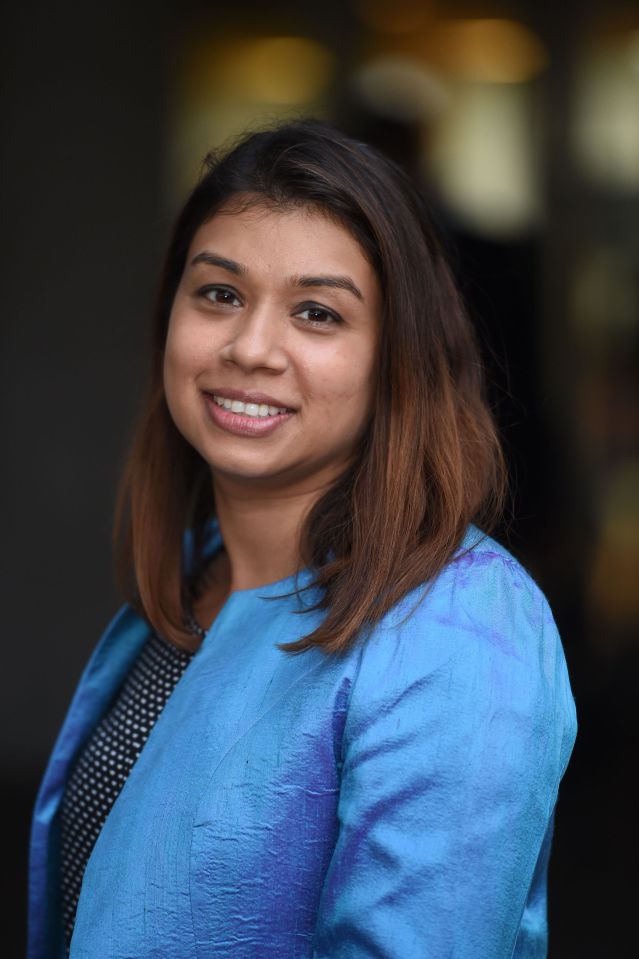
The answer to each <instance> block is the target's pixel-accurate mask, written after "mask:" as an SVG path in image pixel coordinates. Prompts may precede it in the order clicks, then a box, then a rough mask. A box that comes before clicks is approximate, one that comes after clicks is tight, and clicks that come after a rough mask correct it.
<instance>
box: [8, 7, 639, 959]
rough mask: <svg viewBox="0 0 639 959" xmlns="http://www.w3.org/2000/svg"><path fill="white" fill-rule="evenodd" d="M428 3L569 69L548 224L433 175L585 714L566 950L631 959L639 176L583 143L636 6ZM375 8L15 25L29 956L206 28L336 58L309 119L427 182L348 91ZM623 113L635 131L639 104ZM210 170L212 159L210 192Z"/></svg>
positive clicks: (17, 834) (15, 505)
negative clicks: (453, 194)
mask: <svg viewBox="0 0 639 959" xmlns="http://www.w3.org/2000/svg"><path fill="white" fill-rule="evenodd" d="M386 6H387V7H388V8H389V9H391V8H392V7H395V8H397V9H400V11H401V9H402V7H403V5H402V3H401V2H399V0H396V2H395V4H387V5H386ZM404 6H406V4H404ZM412 6H414V4H413V5H412ZM423 6H424V8H426V7H428V16H430V17H433V18H437V17H440V18H441V17H443V16H452V17H456V18H462V17H472V18H485V17H501V18H511V19H512V18H514V19H515V20H517V21H518V22H520V23H522V24H524V25H526V26H527V27H528V28H529V29H530V30H531V31H534V33H535V36H536V37H538V38H539V40H540V42H541V43H542V44H543V47H544V49H545V51H546V53H547V58H548V62H547V64H546V65H545V67H544V68H543V69H541V70H539V71H538V73H537V74H536V75H535V76H534V77H533V78H532V79H531V80H530V81H529V83H530V85H531V86H530V90H531V94H532V95H531V100H530V102H531V103H532V108H533V110H534V123H535V130H536V131H537V133H536V138H535V141H534V143H535V148H536V150H537V152H538V156H537V163H538V169H539V173H540V180H541V184H542V193H543V215H542V216H541V217H540V218H538V219H537V221H536V222H534V223H531V224H529V225H528V226H527V227H526V228H525V229H520V230H518V231H517V230H514V231H511V233H510V235H509V234H508V232H507V231H506V233H503V232H502V233H501V234H499V235H498V234H495V233H494V232H493V233H491V231H490V230H488V231H484V230H482V229H478V228H477V224H476V223H475V224H473V223H471V222H469V221H464V217H463V216H460V214H459V211H454V210H451V209H450V207H449V205H448V204H447V202H446V201H445V200H444V199H443V198H442V197H441V196H438V193H437V185H436V184H435V185H433V184H430V185H428V184H426V183H425V186H426V187H427V188H428V189H429V190H431V192H432V196H433V203H434V207H435V210H436V215H437V218H438V220H439V222H440V223H441V224H442V226H443V227H444V229H445V230H446V232H447V234H448V237H449V244H450V249H451V257H452V259H453V261H454V264H455V268H456V270H457V273H458V275H459V278H460V283H461V285H462V287H463V289H464V292H465V295H466V298H467V301H468V304H469V307H470V310H471V313H472V315H473V317H474V319H475V322H476V323H477V327H478V330H479V332H480V336H481V340H482V344H483V349H484V354H485V361H486V364H487V366H488V369H489V371H490V374H491V378H492V382H493V385H492V387H491V397H492V402H493V404H494V407H495V410H496V413H497V416H498V419H499V422H500V425H501V428H502V431H503V434H504V440H505V443H506V448H507V452H508V457H509V461H510V465H511V471H512V474H513V480H514V485H515V488H516V498H515V501H514V505H513V510H512V516H509V517H508V518H507V520H508V521H507V522H506V523H505V524H504V527H503V528H502V529H501V530H500V531H499V536H498V538H501V539H502V541H504V542H505V543H506V544H507V545H508V546H509V548H510V549H511V550H512V551H513V553H514V554H515V555H516V556H517V557H518V558H519V559H520V560H521V561H522V562H523V563H524V565H526V566H527V568H528V569H530V570H531V572H532V573H533V575H534V576H535V577H536V579H537V580H538V582H539V583H540V585H541V586H542V588H543V589H544V591H545V592H546V594H547V596H548V598H549V601H550V603H551V606H552V608H553V611H554V613H555V617H556V619H557V622H558V625H559V628H560V632H561V634H562V637H563V639H564V645H565V650H566V656H567V659H568V663H569V668H570V672H571V677H572V682H573V689H574V693H575V698H576V702H577V709H578V717H579V723H580V731H579V737H578V741H577V746H576V749H575V752H574V755H573V759H572V762H571V765H570V767H569V771H568V774H567V776H566V778H565V780H564V782H563V784H562V787H561V793H560V801H559V804H558V808H557V819H556V833H555V843H554V851H553V858H552V868H551V877H550V906H549V908H550V921H551V946H550V956H551V959H588V957H595V956H596V957H598V959H599V957H601V956H606V957H607V956H614V957H615V959H622V957H625V956H630V955H634V948H635V943H634V938H635V935H634V928H635V924H634V908H635V904H636V900H637V893H638V891H639V889H638V884H637V876H636V872H637V870H636V860H637V850H638V849H639V844H638V841H637V840H638V839H639V836H638V832H639V830H638V828H637V823H638V817H637V804H636V798H635V795H636V793H635V788H636V784H637V773H636V769H637V756H638V751H637V745H638V743H637V740H638V738H639V737H638V730H639V724H638V722H637V705H636V704H637V693H638V692H639V672H638V669H637V667H638V660H639V643H638V641H637V622H638V618H639V608H638V600H637V594H638V593H639V588H638V587H639V578H638V577H637V572H638V569H639V565H638V564H637V560H638V558H639V545H638V542H639V536H638V531H639V493H638V492H637V491H638V490H639V465H638V464H639V456H638V452H637V443H636V440H637V433H638V430H637V422H638V418H639V417H638V414H639V400H638V394H637V366H638V365H639V357H638V350H637V340H638V337H637V328H638V325H639V323H638V314H639V241H638V234H639V231H638V229H637V227H638V225H639V178H637V177H635V178H634V180H633V177H632V170H631V171H630V174H629V175H628V176H626V177H625V178H624V176H623V175H620V176H619V177H618V178H617V179H616V178H615V173H614V164H613V171H612V173H610V174H609V176H608V178H607V179H606V176H605V170H604V174H602V175H600V176H599V178H597V177H596V176H595V177H593V176H592V175H588V174H587V172H584V168H583V166H582V167H580V165H579V156H578V153H576V152H575V148H574V143H573V141H572V140H571V136H572V132H571V131H573V130H574V124H573V119H574V112H575V109H576V106H575V97H576V95H577V94H576V91H577V90H578V88H579V85H578V82H577V81H578V78H579V76H580V75H581V74H582V73H583V70H584V69H585V68H584V66H583V65H584V62H588V56H590V55H591V54H592V51H593V50H594V51H597V50H601V49H604V50H608V51H610V50H612V53H611V54H610V57H612V61H611V62H613V61H614V57H615V56H618V57H622V56H623V55H625V54H624V53H623V51H624V50H626V52H627V51H628V50H630V51H631V52H632V50H634V54H632V55H633V56H634V57H635V61H634V63H635V69H636V71H637V75H638V76H639V8H638V7H637V4H634V5H629V4H624V3H621V4H610V3H605V4H604V3H596V2H590V3H584V2H581V3H578V4H577V3H574V2H573V3H571V2H569V3H564V4H553V5H548V6H547V7H546V6H544V5H543V4H541V5H540V4H539V3H536V4H532V3H531V4H528V3H513V2H511V3H479V2H478V3H466V4H464V3H451V4H446V5H442V4H434V3H431V4H428V3H425V4H423ZM367 7H370V8H371V10H373V13H375V12H376V11H377V12H379V10H378V8H379V9H382V8H383V7H384V4H380V3H377V4H376V3H374V2H372V0H371V3H369V4H368V5H367V4H366V3H347V2H344V3H322V4H319V5H318V4H310V3H308V2H298V3H296V4H293V3H292V2H291V3H286V2H276V3H269V4H268V9H266V8H265V7H264V6H263V5H260V4H258V3H254V4H252V3H249V2H239V3H236V4H234V5H233V9H232V10H231V11H229V9H228V8H225V9H224V11H222V10H221V9H218V7H217V6H216V5H215V4H204V3H201V4H198V3H193V2H190V3H183V4H181V5H180V6H179V7H178V6H177V5H172V4H170V3H167V2H161V0H158V2H156V3H153V4H151V3H148V2H146V0H141V2H137V3H134V4H130V3H124V2H123V0H113V2H110V3H106V4H95V5H94V4H89V5H80V4H79V3H69V2H66V3H65V2H61V3H53V4H49V3H47V4H45V3H44V2H42V0H36V2H34V3H31V4H30V5H26V4H23V5H17V4H5V5H4V7H3V30H2V33H3V41H2V42H3V51H2V72H3V74H4V77H3V78H4V84H3V92H2V94H1V97H2V99H1V108H2V109H1V113H0V116H1V117H2V126H3V133H4V138H3V139H4V148H3V151H2V167H3V175H2V178H1V180H0V183H1V186H2V209H3V222H4V228H3V230H2V244H3V249H2V260H1V267H0V268H1V271H2V294H3V306H2V314H1V321H0V322H1V327H0V329H1V355H0V362H1V371H2V377H1V380H0V383H1V388H2V406H1V409H2V417H3V423H2V437H3V445H4V462H3V470H2V484H3V495H2V503H3V506H4V511H3V518H2V531H3V537H2V545H3V548H2V562H3V567H4V568H3V571H2V578H1V584H2V590H3V597H2V609H3V610H4V616H3V626H4V631H5V641H4V644H3V659H2V673H1V682H2V690H1V694H0V702H1V703H2V708H3V714H2V717H1V721H0V737H1V738H0V762H1V776H2V801H3V816H2V823H3V829H4V830H5V836H4V837H3V844H2V849H3V859H4V868H3V869H2V883H3V889H2V901H3V903H4V905H5V906H6V907H7V912H6V914H7V916H8V920H6V921H5V924H4V929H3V940H2V942H1V946H2V953H3V955H5V956H16V957H17V956H21V955H22V954H23V953H24V910H25V887H26V848H27V837H28V828H29V818H30V814H31V808H32V804H33V801H34V797H35V791H36V789H37V785H38V781H39V778H40V777H41V775H42V772H43V767H44V764H45V762H46V758H47V755H48V753H49V751H50V749H51V746H52V744H53V740H54V737H55V735H56V733H57V731H58V729H59V726H60V723H61V721H62V718H63V716H64V712H65V709H66V707H67V705H68V701H69V698H70V696H71V694H72V691H73V689H74V686H75V683H76V682H77V679H78V676H79V672H80V670H81V668H82V667H83V665H84V663H85V661H86V659H87V657H88V655H89V653H90V651H91V649H92V648H93V646H94V644H95V642H96V640H97V638H98V636H99V634H100V633H101V631H102V630H103V628H104V626H105V624H106V623H107V621H108V620H109V619H110V617H111V616H112V614H113V612H114V610H115V609H116V607H117V605H118V603H119V600H118V597H117V594H116V591H115V588H114V586H113V580H112V569H111V558H110V523H111V516H112V508H113V502H114V492H115V486H116V482H117V478H118V475H119V470H120V467H121V464H122V461H123V457H124V453H125V449H126V443H127V440H128V437H129V435H130V428H131V419H132V413H133V411H134V409H135V406H136V403H137V401H138V398H139V396H140V394H141V390H142V387H143V384H144V377H145V370H146V347H147V320H148V316H149V312H150V304H151V301H152V296H153V291H154V286H155V282H156V277H157V271H158V268H159V264H160V260H161V254H162V250H163V246H164V243H165V241H166V238H167V233H168V230H169V227H170V222H171V217H172V214H173V212H174V210H175V208H176V204H177V202H178V201H179V197H180V193H181V190H182V187H183V181H184V182H188V179H189V176H188V174H189V170H190V168H189V164H188V163H186V164H184V163H182V167H181V169H180V170H177V166H179V162H178V161H176V160H175V154H176V151H175V149H174V146H175V143H176V142H178V141H179V135H180V134H179V130H180V122H179V119H180V109H181V108H180V106H179V96H178V95H177V94H176V90H177V91H179V90H180V89H181V86H180V84H181V80H180V78H181V77H182V76H183V74H184V69H185V68H184V63H185V62H186V61H188V56H189V50H191V49H194V44H195V45H197V41H198V39H199V38H200V37H201V36H202V35H205V34H206V32H207V31H214V32H215V34H216V37H217V40H216V42H218V43H219V42H221V43H222V44H224V43H226V42H227V40H226V38H227V37H228V38H229V39H228V43H229V44H231V43H232V42H234V40H233V38H236V39H237V37H238V36H239V37H241V36H242V35H243V34H244V35H246V36H250V37H252V36H262V35H265V36H268V35H270V34H273V35H282V34H283V35H295V36H305V37H310V38H313V39H315V40H316V41H317V42H318V43H320V44H322V45H324V46H325V47H326V48H327V49H329V50H331V51H332V52H333V54H334V56H335V61H334V62H335V68H334V72H333V76H332V79H331V81H330V83H329V85H328V87H327V88H326V89H325V91H324V93H323V94H322V99H321V103H319V101H318V103H319V106H318V105H315V108H314V109H313V110H311V112H319V111H321V112H322V113H323V115H324V116H326V117H328V118H329V119H332V120H334V121H336V122H338V123H339V124H340V125H341V126H342V127H343V128H344V129H346V130H347V132H352V133H355V134H357V135H360V136H362V137H363V138H364V139H369V140H370V141H372V142H375V143H377V144H379V145H380V146H381V147H382V148H384V149H385V150H387V152H389V153H391V154H392V155H394V156H396V157H397V158H399V159H401V160H402V161H403V162H404V163H405V164H406V165H407V166H408V167H409V168H410V169H411V170H412V171H413V172H414V173H415V175H417V176H420V175H421V173H420V170H421V169H422V168H421V167H420V163H419V156H420V155H421V154H422V153H423V152H424V151H427V150H428V123H427V122H426V121H423V122H422V123H421V125H420V124H417V125H416V123H415V121H414V119H411V118H410V117H408V119H407V118H406V117H403V118H402V117H400V116H399V115H398V116H393V115H392V111H391V113H390V114H389V112H388V110H386V112H381V113H380V112H377V111H376V110H375V108H374V106H373V107H371V104H370V102H368V103H364V102H362V101H361V100H358V97H357V95H356V94H355V93H354V92H353V87H352V85H351V84H350V83H349V77H350V75H351V73H352V72H354V71H356V68H357V64H358V63H359V62H360V61H361V59H362V58H365V57H366V56H368V55H369V54H370V52H371V51H374V50H375V49H376V48H377V47H379V45H380V43H382V40H384V42H385V43H387V44H391V46H392V44H393V43H397V44H399V45H400V46H401V43H400V41H399V40H397V39H393V37H391V38H390V39H388V37H386V39H384V38H383V37H382V39H380V36H381V34H380V30H379V29H378V28H376V27H375V26H374V24H373V25H372V26H371V21H370V18H368V19H367V17H366V16H365V15H364V14H365V13H366V8H367ZM444 7H445V9H444ZM408 8H411V4H410V3H409V4H408ZM369 12H370V11H369ZM382 12H383V11H382ZM409 12H410V9H409ZM424 29H427V25H426V27H425V28H424ZM376 30H377V32H376ZM381 32H382V33H383V31H381ZM624 38H625V39H624ZM626 42H627V43H628V44H630V46H627V47H624V43H626ZM632 44H634V46H632ZM398 48H399V47H398ZM615 51H617V52H616V53H615ZM628 55H630V54H628ZM593 56H594V54H593ZM610 57H609V59H610ZM615 62H616V61H615ZM580 71H581V73H580ZM597 83H600V84H601V89H600V93H601V98H603V100H604V102H605V100H606V97H608V96H609V97H611V98H613V99H614V89H613V88H610V89H609V88H608V87H607V86H606V81H605V76H604V75H603V74H600V73H597V72H596V71H595V72H594V74H593V78H592V84H594V85H595V87H596V85H597ZM183 86H184V84H182V87H183ZM597 89H599V88H597ZM634 91H635V94H636V93H637V91H639V80H638V81H637V82H636V84H635V87H634ZM626 92H627V91H626ZM630 93H631V94H632V90H630ZM219 96H220V97H222V96H223V91H222V92H220V93H219ZM628 102H629V103H630V104H632V103H634V107H635V110H636V111H637V116H639V99H638V98H637V96H635V97H634V100H632V96H631V97H630V100H629V101H628ZM278 109H279V108H278ZM300 109H301V110H302V112H303V110H304V109H306V108H305V107H300V106H299V105H297V106H296V110H298V111H299V110H300ZM616 109H617V107H616V106H615V103H613V102H612V99H611V103H610V110H611V111H614V110H616ZM611 115H612V113H611ZM637 116H635V117H634V118H633V116H632V114H631V111H630V112H629V113H628V118H627V127H624V129H627V131H628V138H627V139H628V143H627V144H626V147H625V149H627V150H630V151H632V150H633V149H634V146H637V148H638V149H637V157H636V162H637V169H638V170H639V145H638V143H639V141H637V140H636V139H635V140H633V139H632V137H633V136H635V137H636V131H637V122H638V121H637ZM176 117H177V119H176ZM239 122H240V121H239V120H238V123H239ZM633 124H634V125H633ZM240 125H241V124H240ZM225 129H226V128H225ZM176 131H177V132H176ZM633 131H634V132H633ZM215 135H216V134H215V130H214V129H213V128H212V133H211V142H210V144H209V145H210V146H213V145H215V143H214V140H215ZM601 135H602V136H603V137H605V136H606V135H607V133H606V130H605V129H602V133H601ZM613 148H614V143H612V145H611V150H613ZM184 149H185V150H186V149H187V147H185V148H184ZM171 157H173V159H171ZM200 159H201V155H198V156H194V157H192V160H191V162H192V170H193V177H194V176H195V175H196V174H197V164H198V162H199V160H200ZM604 161H605V150H604ZM604 166H605V162H604ZM185 170H186V172H184V171H185ZM622 172H623V171H622ZM591 173H592V171H591ZM193 177H191V181H192V179H193ZM584 291H585V292H584ZM505 841H507V837H505Z"/></svg>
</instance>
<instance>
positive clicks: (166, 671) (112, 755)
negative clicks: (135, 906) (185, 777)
mask: <svg viewBox="0 0 639 959" xmlns="http://www.w3.org/2000/svg"><path fill="white" fill-rule="evenodd" d="M191 658H192V653H188V652H185V651H183V650H180V649H177V647H175V646H173V645H172V644H170V643H168V642H166V640H163V639H160V638H159V637H158V636H156V635H152V636H151V638H150V639H149V640H148V642H147V643H146V645H145V646H144V648H143V650H142V652H141V653H140V655H139V657H138V658H137V660H136V661H135V663H134V665H133V668H132V669H131V672H130V673H129V675H128V676H127V678H126V680H125V682H124V684H123V686H122V687H121V689H120V692H119V694H118V696H117V698H116V699H115V701H114V703H113V705H112V706H111V708H110V709H109V711H108V712H107V713H106V715H105V716H104V718H103V719H102V721H101V722H100V723H99V725H98V726H97V727H96V729H95V731H94V733H93V735H92V737H91V738H90V739H89V741H88V743H87V745H86V746H85V747H84V750H83V751H82V752H81V753H80V757H79V759H78V761H77V762H76V764H75V766H74V768H73V771H72V773H71V776H70V778H69V781H68V784H67V787H66V791H65V795H64V798H63V801H62V808H61V850H60V851H61V871H62V874H61V883H62V907H63V919H64V930H65V936H66V942H67V951H68V949H69V946H70V943H71V935H72V933H73V926H74V922H75V913H76V908H77V905H78V899H79V896H80V887H81V886H82V879H83V876H84V870H85V868H86V865H87V862H88V860H89V856H90V855H91V852H92V850H93V847H94V845H95V843H96V840H97V838H98V836H99V834H100V830H101V829H102V826H103V825H104V822H105V820H106V818H107V816H108V814H109V811H110V809H111V807H112V806H113V803H114V802H115V800H116V799H117V797H118V795H119V793H120V790H121V789H122V787H123V786H124V783H125V782H126V778H127V776H128V775H129V773H130V771H131V768H132V766H133V764H134V763H135V761H136V759H137V758H138V756H139V755H140V753H141V752H142V748H143V747H144V744H145V742H146V740H147V738H148V736H149V733H150V732H151V729H152V728H153V726H154V724H155V722H156V720H157V718H158V716H159V715H160V713H161V712H162V709H163V708H164V706H165V704H166V702H167V700H168V698H169V696H170V695H171V693H172V692H173V689H174V688H175V686H176V684H177V682H178V680H179V679H180V677H181V675H182V673H183V672H184V670H185V669H186V667H187V666H188V664H189V662H190V661H191Z"/></svg>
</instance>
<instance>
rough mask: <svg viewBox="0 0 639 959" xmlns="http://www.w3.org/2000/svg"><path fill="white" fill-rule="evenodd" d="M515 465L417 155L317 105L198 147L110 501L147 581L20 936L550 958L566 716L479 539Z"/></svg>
mask: <svg viewBox="0 0 639 959" xmlns="http://www.w3.org/2000/svg"><path fill="white" fill-rule="evenodd" d="M503 491H504V478H503V460H502V455H501V452H500V447H499V441H498V438H497V436H496V433H495V428H494V425H493V421H492V419H491V415H490V413H489V411H488V409H487V407H486V404H485V401H484V397H483V386H482V377H481V370H480V363H479V358H478V352H477V347H476V345H475V342H474V339H473V335H472V331H471V328H470V326H469V323H468V320H467V319H466V317H465V315H464V312H463V309H462V306H461V303H460V298H459V295H458V293H457V291H456V289H455V286H454V284H453V281H452V279H451V274H450V272H449V270H448V268H447V266H446V263H445V262H444V259H443V257H442V254H441V252H440V249H439V247H438V245H437V242H436V240H435V238H434V234H433V231H432V228H431V226H430V224H429V222H428V218H427V215H426V212H425V210H424V208H423V205H422V202H421V200H420V198H419V196H418V194H417V192H416V191H415V189H414V187H413V186H412V185H411V184H410V182H409V181H408V180H407V178H406V177H405V176H404V175H403V174H402V173H401V172H400V171H399V169H397V168H396V167H395V166H394V165H393V164H391V163H390V162H389V161H387V160H386V159H384V158H383V157H382V156H380V155H379V154H378V153H377V152H375V151H374V150H372V149H370V148H369V147H366V146H364V145H363V144H360V143H356V142H355V141H353V140H350V139H348V138H347V137H345V136H343V135H342V134H340V133H338V132H337V131H335V130H333V129H331V128H330V127H327V126H325V125H322V124H316V123H311V122H304V123H294V124H291V125H288V126H284V127H281V128H279V129H275V130H272V131H268V132H264V133H259V134H255V135H252V136H249V137H248V138H246V139H245V140H244V141H242V142H241V143H240V144H239V145H238V146H237V147H236V148H235V149H234V150H233V151H232V152H231V153H230V154H229V155H228V156H226V157H225V158H222V159H221V160H211V162H210V164H209V169H208V172H207V173H206V175H205V176H204V177H203V179H202V181H201V182H200V184H199V185H198V186H197V187H196V189H195V191H194V193H193V194H192V196H191V197H190V199H189V200H188V202H187V204H186V206H185V208H184V210H183V212H182V214H181V216H180V217H179V220H178V222H177V226H176V229H175V233H174V236H173V240H172V243H171V246H170V249H169V253H168V257H167V261H166V268H165V272H164V277H163V282H162V287H161V293H160V298H159V304H158V308H157V313H156V320H155V334H154V348H153V358H152V375H151V388H150V391H149V397H148V401H147V404H146V408H145V410H144V414H143V417H142V419H141V422H140V426H139V429H138V431H137V435H136V438H135V442H134V446H133V450H132V453H131V457H130V460H129V464H128V469H127V472H126V476H125V480H124V486H123V491H122V496H121V508H120V513H119V525H118V529H119V531H120V536H119V540H118V542H119V555H120V562H121V567H122V570H123V573H124V576H125V579H126V584H127V589H128V603H127V605H126V606H125V607H124V609H123V610H122V611H121V612H120V614H119V615H118V616H117V617H116V619H115V620H114V622H113V623H112V624H111V626H110V627H109V628H108V630H107V632H106V634H105V635H104V636H103V638H102V640H101V642H100V644H99V646H98V648H97V650H96V651H95V653H94V655H93V657H92V659H91V661H90V663H89V665H88V667H87V670H86V672H85V674H84V676H83V678H82V680H81V682H80V685H79V688H78V691H77V693H76V696H75V699H74V701H73V703H72V706H71V709H70V712H69V715H68V717H67V720H66V722H65V724H64V727H63V729H62V732H61V734H60V737H59V740H58V742H57V744H56V746H55V749H54V753H53V757H52V759H51V762H50V765H49V768H48V770H47V773H46V775H45V779H44V782H43V785H42V787H41V791H40V795H39V798H38V803H37V807H36V812H35V818H34V826H33V838H32V860H31V927H30V953H29V954H30V956H31V957H32V959H36V957H37V959H40V957H45V956H46V957H51V956H62V955H64V954H65V948H67V949H69V948H70V954H71V956H72V957H74V959H89V957H90V959H98V957H99V959H111V957H112V959H115V957H118V959H124V957H127V959H131V957H136V959H137V957H140V959H142V957H144V959H147V957H151V956H153V957H162V959H165V957H166V959H168V957H180V959H182V957H196V956H197V957H203V956H206V957H209V956H216V957H231V956H232V957H233V959H238V957H240V959H241V957H259V959H263V957H277V959H293V957H311V956H312V957H315V959H324V957H331V959H337V957H344V959H346V957H349V959H351V957H353V959H354V957H357V959H365V957H370V959H372V957H398V959H400V957H401V959H408V957H422V956H428V957H431V959H443V957H455V959H466V957H468V959H470V957H472V959H483V957H486V959H499V957H504V959H509V957H511V956H517V957H521V956H535V957H537V956H541V955H543V954H544V952H545V943H546V910H545V903H546V899H545V884H546V870H547V864H548V856H549V851H550V841H551V834H552V824H553V811H554V807H555V802H556V799H557V791H558V787H559V783H560V780H561V777H562V775H563V773H564V771H565V768H566V765H567V763H568V759H569V756H570V752H571V749H572V745H573V741H574V737H575V711H574V702H573V699H572V696H571V692H570V686H569V681H568V676H567V672H566V665H565V660H564V656H563V652H562V648H561V643H560V640H559V638H558V635H557V631H556V628H555V625H554V622H553V619H552V615H551V613H550V611H549V608H548V605H547V603H546V601H545V599H544V597H543V595H542V593H541V592H540V590H539V589H538V588H537V586H536V585H535V584H534V582H533V581H532V580H531V579H530V577H529V576H528V575H527V574H526V572H525V571H524V570H523V569H522V567H521V566H520V565H519V564H518V563H517V562H516V561H515V560H514V559H513V557H512V556H511V555H510V554H509V553H508V552H507V551H506V550H505V549H504V548H502V547H501V546H499V545H498V544H497V543H496V542H495V541H494V540H492V539H491V538H489V537H488V535H486V530H488V529H489V528H491V525H490V524H491V523H493V522H494V521H495V520H496V518H497V516H498V513H499V506H500V503H501V502H502V499H503ZM480 528H481V529H483V530H484V532H481V531H480ZM96 838H97V841H96ZM80 890H81V892H80ZM78 895H79V902H78V901H77V900H78ZM71 936H72V939H71Z"/></svg>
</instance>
